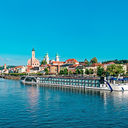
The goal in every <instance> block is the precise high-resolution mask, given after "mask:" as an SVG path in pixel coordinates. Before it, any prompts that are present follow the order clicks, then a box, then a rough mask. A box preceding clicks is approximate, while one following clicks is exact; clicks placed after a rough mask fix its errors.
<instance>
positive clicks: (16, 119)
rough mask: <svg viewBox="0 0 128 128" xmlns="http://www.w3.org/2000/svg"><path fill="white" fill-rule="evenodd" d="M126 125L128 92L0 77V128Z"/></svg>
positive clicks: (85, 127) (70, 127) (79, 127)
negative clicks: (26, 82)
mask: <svg viewBox="0 0 128 128" xmlns="http://www.w3.org/2000/svg"><path fill="white" fill-rule="evenodd" d="M21 127H25V128H82V127H83V128H113V127H115V128H118V127H119V128H120V127H126V128H127V127H128V92H124V93H122V92H112V93H111V92H103V91H91V90H90V91H86V92H78V91H75V90H69V89H58V88H48V87H37V86H30V85H23V84H21V83H20V82H19V81H13V80H2V79H0V128H21Z"/></svg>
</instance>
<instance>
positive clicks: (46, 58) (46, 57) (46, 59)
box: [45, 53, 49, 64]
mask: <svg viewBox="0 0 128 128" xmlns="http://www.w3.org/2000/svg"><path fill="white" fill-rule="evenodd" d="M45 61H46V62H47V64H49V56H48V53H47V54H46V56H45Z"/></svg>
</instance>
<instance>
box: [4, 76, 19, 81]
mask: <svg viewBox="0 0 128 128" xmlns="http://www.w3.org/2000/svg"><path fill="white" fill-rule="evenodd" d="M3 78H4V79H11V80H20V76H4V77H3Z"/></svg>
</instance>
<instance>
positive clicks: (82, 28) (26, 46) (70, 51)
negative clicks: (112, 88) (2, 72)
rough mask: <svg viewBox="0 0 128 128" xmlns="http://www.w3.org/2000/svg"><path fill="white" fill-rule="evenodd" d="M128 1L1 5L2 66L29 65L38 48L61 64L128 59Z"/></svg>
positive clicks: (43, 0) (15, 0)
mask: <svg viewBox="0 0 128 128" xmlns="http://www.w3.org/2000/svg"><path fill="white" fill-rule="evenodd" d="M127 5H128V1H127V0H3V1H0V65H3V64H4V63H7V64H13V65H25V64H26V63H27V59H29V58H30V57H31V50H32V48H35V50H36V57H37V58H38V59H39V60H41V59H43V57H44V55H45V54H46V53H47V52H48V53H49V56H50V59H54V58H55V54H56V53H58V54H59V55H60V58H61V60H66V59H68V58H76V59H77V60H79V61H82V60H84V59H85V58H87V59H91V58H92V57H97V58H98V59H99V61H104V60H109V59H128V54H127V53H128V50H127V49H128V7H127Z"/></svg>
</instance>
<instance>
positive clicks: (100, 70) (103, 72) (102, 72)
mask: <svg viewBox="0 0 128 128" xmlns="http://www.w3.org/2000/svg"><path fill="white" fill-rule="evenodd" d="M104 75H105V71H104V68H103V67H101V66H99V67H98V68H97V76H100V77H101V76H104Z"/></svg>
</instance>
